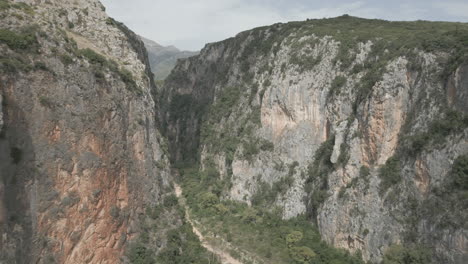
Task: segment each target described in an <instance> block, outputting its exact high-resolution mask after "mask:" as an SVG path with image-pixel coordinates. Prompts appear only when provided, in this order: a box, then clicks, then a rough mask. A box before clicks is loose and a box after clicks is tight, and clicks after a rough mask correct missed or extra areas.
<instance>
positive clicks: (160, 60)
mask: <svg viewBox="0 0 468 264" xmlns="http://www.w3.org/2000/svg"><path fill="white" fill-rule="evenodd" d="M140 38H141V40H142V41H143V43H145V46H146V49H147V50H148V57H149V61H150V65H151V70H152V71H153V73H154V78H155V80H164V79H165V78H166V77H167V76H168V75H169V73H171V70H172V69H173V68H174V67H175V64H176V62H177V59H182V58H188V57H191V56H194V55H197V54H198V51H197V52H193V51H181V50H179V49H178V48H176V47H174V46H167V47H165V46H162V45H160V44H158V43H156V42H154V41H152V40H149V39H146V38H144V37H141V36H140Z"/></svg>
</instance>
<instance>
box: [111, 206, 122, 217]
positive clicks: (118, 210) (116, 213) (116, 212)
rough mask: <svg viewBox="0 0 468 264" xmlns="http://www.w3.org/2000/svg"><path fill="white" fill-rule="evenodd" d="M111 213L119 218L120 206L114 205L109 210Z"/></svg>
mask: <svg viewBox="0 0 468 264" xmlns="http://www.w3.org/2000/svg"><path fill="white" fill-rule="evenodd" d="M109 214H110V215H111V216H112V217H113V218H114V220H115V219H118V218H119V215H120V208H119V207H117V206H115V205H114V206H112V207H111V209H110V211H109Z"/></svg>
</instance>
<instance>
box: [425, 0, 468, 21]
mask: <svg viewBox="0 0 468 264" xmlns="http://www.w3.org/2000/svg"><path fill="white" fill-rule="evenodd" d="M433 5H434V7H435V8H436V9H439V10H443V12H444V13H446V14H448V15H450V16H453V17H460V18H464V19H468V3H466V2H465V3H462V2H449V1H444V2H443V3H440V2H437V3H434V4H433Z"/></svg>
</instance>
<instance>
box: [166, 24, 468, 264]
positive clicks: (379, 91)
mask: <svg viewBox="0 0 468 264" xmlns="http://www.w3.org/2000/svg"><path fill="white" fill-rule="evenodd" d="M370 28H379V29H378V30H375V32H372V33H369V29H370ZM410 28H411V30H414V31H411V30H410ZM455 28H457V31H456V32H455V31H452V30H454V29H455ZM444 32H445V33H444ZM447 32H451V33H447ZM437 34H441V35H439V36H442V35H443V34H446V35H444V36H447V34H448V35H450V34H453V35H450V36H451V37H450V40H449V39H444V40H443V41H442V42H443V43H442V44H441V43H438V44H435V42H434V41H435V40H434V39H432V37H431V36H433V35H436V36H437ZM466 34H467V27H466V24H459V23H458V24H446V23H439V24H437V23H427V24H425V23H424V22H408V23H400V22H398V23H392V22H385V21H378V20H362V19H357V18H352V17H346V16H344V17H340V18H336V19H329V20H311V21H308V22H297V23H288V24H277V25H273V26H271V27H265V28H259V29H255V30H252V31H248V32H243V33H240V34H239V35H238V36H236V37H235V38H232V39H228V40H226V41H223V42H220V43H214V44H209V45H207V46H206V47H205V48H204V49H203V50H202V51H201V53H200V55H199V56H196V57H193V58H190V59H187V60H184V61H181V62H179V64H178V65H177V66H176V68H175V70H174V71H173V72H172V73H171V75H170V76H169V77H168V79H167V81H166V84H165V86H164V87H163V91H162V94H163V100H162V102H163V104H164V106H163V108H162V109H163V111H162V119H163V120H164V122H165V132H166V134H167V135H168V137H169V142H170V151H171V154H172V159H173V160H174V161H175V162H180V163H184V162H185V163H187V162H193V161H197V160H200V162H201V167H202V168H205V169H206V168H207V167H214V168H216V169H217V170H218V172H219V175H220V179H219V184H218V183H216V184H218V185H217V186H222V190H223V191H222V193H221V198H223V199H233V200H237V201H243V202H246V203H248V204H259V203H260V204H262V203H264V205H269V206H272V205H277V206H280V207H281V208H282V211H283V217H284V218H291V217H295V216H297V215H300V214H306V215H308V217H309V219H310V221H312V222H316V223H317V225H318V227H319V229H320V232H321V234H322V236H323V239H324V240H325V241H327V242H328V243H330V244H332V245H335V246H337V247H340V248H345V249H348V250H350V251H351V252H356V251H358V250H360V251H362V254H363V257H364V258H365V259H366V260H372V261H379V260H381V259H382V256H383V254H384V253H385V251H386V249H387V248H388V247H389V246H390V245H392V244H422V245H424V246H427V247H429V248H430V249H431V250H432V258H433V260H434V263H464V262H465V261H466V259H467V257H468V256H467V251H466V248H467V244H466V243H467V242H466V241H467V239H466V238H467V230H466V226H465V224H464V223H463V221H459V220H460V219H466V213H467V208H466V206H464V205H463V203H464V202H463V201H464V199H463V198H460V197H462V196H457V195H462V193H463V189H462V190H459V189H457V188H458V187H456V184H455V183H454V180H453V171H455V169H454V168H453V167H455V165H454V164H458V162H457V160H461V159H463V157H466V154H467V152H468V144H467V140H466V139H467V135H468V129H467V127H468V122H467V121H468V119H467V117H466V115H465V114H464V113H466V107H465V105H466V100H464V99H465V95H466V91H467V89H468V86H467V85H466V78H467V75H466V73H465V72H466V66H465V65H464V64H463V62H464V60H466V54H467V53H466V49H465V48H464V47H466V45H464V44H463V43H464V42H463V37H462V36H464V35H466ZM444 41H447V43H450V44H447V45H445V42H444ZM451 41H453V42H451ZM454 54H455V55H454ZM226 182H228V183H226ZM454 184H455V185H454ZM465 191H466V190H465ZM271 192H273V199H271V197H272V195H271ZM448 193H453V196H450V195H449V194H448ZM265 197H270V198H265ZM455 197H458V198H455ZM435 204H437V205H439V206H445V207H446V208H450V210H449V211H445V210H432V211H431V209H430V208H431V206H434V205H435ZM457 219H458V220H457Z"/></svg>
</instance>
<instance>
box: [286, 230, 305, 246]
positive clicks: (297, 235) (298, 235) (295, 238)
mask: <svg viewBox="0 0 468 264" xmlns="http://www.w3.org/2000/svg"><path fill="white" fill-rule="evenodd" d="M303 237H304V235H303V234H302V232H301V231H293V232H291V233H290V234H288V236H287V237H286V244H287V245H288V247H291V246H293V245H295V244H296V243H297V242H299V241H301V240H302V238H303Z"/></svg>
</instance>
